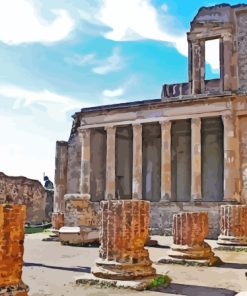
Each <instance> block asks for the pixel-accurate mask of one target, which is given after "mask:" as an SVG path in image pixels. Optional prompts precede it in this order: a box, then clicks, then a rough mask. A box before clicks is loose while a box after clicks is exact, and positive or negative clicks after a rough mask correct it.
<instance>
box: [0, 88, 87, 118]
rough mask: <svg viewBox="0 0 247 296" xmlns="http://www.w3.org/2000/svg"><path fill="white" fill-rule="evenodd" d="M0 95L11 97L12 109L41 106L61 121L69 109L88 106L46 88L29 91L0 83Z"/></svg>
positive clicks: (52, 116)
mask: <svg viewBox="0 0 247 296" xmlns="http://www.w3.org/2000/svg"><path fill="white" fill-rule="evenodd" d="M0 96H1V97H3V98H6V99H13V100H14V103H13V108H14V109H19V108H21V107H35V106H37V107H39V106H41V107H42V108H44V109H45V110H46V112H47V114H48V115H49V116H50V117H51V118H52V119H53V120H55V121H63V120H64V118H65V116H66V114H67V113H68V112H69V111H72V110H76V109H80V108H83V107H88V106H89V104H88V103H82V102H79V101H78V100H76V99H72V98H70V97H66V96H62V95H58V94H56V93H53V92H50V91H48V90H42V91H31V90H26V89H23V88H19V87H16V86H13V85H0ZM3 98H2V100H3Z"/></svg>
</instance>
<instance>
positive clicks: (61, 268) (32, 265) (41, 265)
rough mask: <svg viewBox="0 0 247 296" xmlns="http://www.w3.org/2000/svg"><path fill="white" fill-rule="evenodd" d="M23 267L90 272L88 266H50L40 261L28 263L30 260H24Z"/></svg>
mask: <svg viewBox="0 0 247 296" xmlns="http://www.w3.org/2000/svg"><path fill="white" fill-rule="evenodd" d="M24 266H25V267H44V268H50V269H58V270H66V271H74V272H86V273H90V272H91V268H90V267H80V266H78V267H62V266H52V265H46V264H41V263H30V262H24Z"/></svg>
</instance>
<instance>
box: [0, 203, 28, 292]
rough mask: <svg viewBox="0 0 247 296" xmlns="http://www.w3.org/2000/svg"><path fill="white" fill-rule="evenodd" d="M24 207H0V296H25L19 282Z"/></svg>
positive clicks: (26, 289)
mask: <svg viewBox="0 0 247 296" xmlns="http://www.w3.org/2000/svg"><path fill="white" fill-rule="evenodd" d="M25 219H26V206H24V205H6V204H2V205H0V295H5V296H12V295H16V296H17V295H18V296H25V295H27V292H28V290H29V289H28V286H26V285H25V284H23V282H22V280H21V275H22V265H23V251H24V248H23V242H24V224H25Z"/></svg>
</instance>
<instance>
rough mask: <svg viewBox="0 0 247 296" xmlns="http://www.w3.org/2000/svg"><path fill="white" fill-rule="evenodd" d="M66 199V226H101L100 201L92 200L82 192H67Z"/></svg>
mask: <svg viewBox="0 0 247 296" xmlns="http://www.w3.org/2000/svg"><path fill="white" fill-rule="evenodd" d="M64 199H65V214H64V225H65V226H72V227H73V226H99V223H100V216H99V211H100V205H99V202H90V201H89V200H88V198H87V197H82V196H81V195H80V194H66V195H65V196H64Z"/></svg>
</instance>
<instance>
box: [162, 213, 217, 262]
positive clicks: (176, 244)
mask: <svg viewBox="0 0 247 296" xmlns="http://www.w3.org/2000/svg"><path fill="white" fill-rule="evenodd" d="M172 231H173V244H172V246H171V249H170V250H169V252H168V256H167V257H166V258H162V259H160V260H159V262H161V263H191V264H200V265H208V266H211V265H216V264H217V263H220V259H219V258H218V257H215V256H214V253H213V252H212V250H211V247H210V246H209V245H208V244H207V243H206V242H205V241H204V239H205V237H206V236H207V234H208V214H207V213H206V212H184V213H179V214H174V215H173V229H172Z"/></svg>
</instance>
